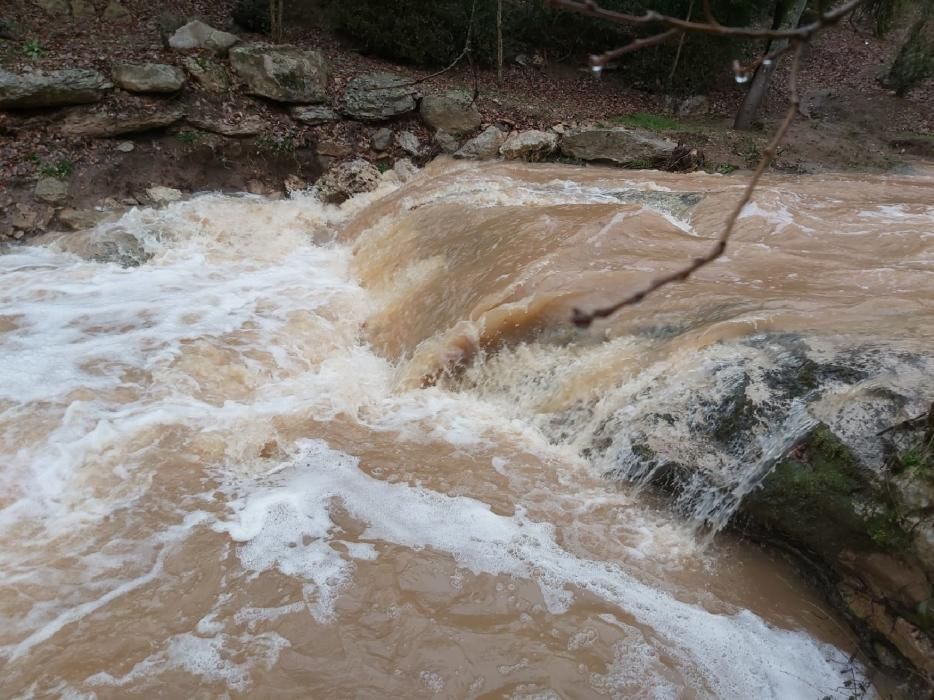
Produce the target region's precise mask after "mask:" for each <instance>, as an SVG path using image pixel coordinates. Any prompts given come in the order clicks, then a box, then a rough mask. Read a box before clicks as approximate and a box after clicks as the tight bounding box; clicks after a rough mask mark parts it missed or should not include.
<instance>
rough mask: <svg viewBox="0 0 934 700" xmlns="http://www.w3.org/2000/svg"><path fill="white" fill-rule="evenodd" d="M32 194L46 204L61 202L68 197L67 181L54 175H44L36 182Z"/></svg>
mask: <svg viewBox="0 0 934 700" xmlns="http://www.w3.org/2000/svg"><path fill="white" fill-rule="evenodd" d="M33 195H34V196H35V198H36V199H38V200H39V201H40V202H45V203H46V204H61V203H62V202H64V201H65V200H66V199H68V183H67V182H65V181H64V180H59V179H58V178H54V177H44V178H42V179H41V180H39V181H38V182H37V183H36V189H35V190H34V192H33Z"/></svg>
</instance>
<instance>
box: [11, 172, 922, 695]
mask: <svg viewBox="0 0 934 700" xmlns="http://www.w3.org/2000/svg"><path fill="white" fill-rule="evenodd" d="M741 185H742V182H741V181H739V180H737V179H733V178H724V177H720V176H709V175H690V176H676V175H665V174H660V173H621V172H619V171H608V170H601V169H577V168H566V167H562V166H540V167H536V166H520V165H505V164H493V165H485V166H476V165H473V164H453V163H435V164H433V165H431V166H429V167H428V168H427V169H426V170H425V171H423V172H422V173H421V174H420V175H419V176H418V177H416V178H415V179H414V180H413V181H411V182H409V183H406V184H401V183H398V182H396V181H394V180H392V179H391V176H390V177H387V179H386V181H385V182H384V184H383V185H382V187H381V188H380V190H379V191H378V192H376V193H373V194H372V195H367V196H365V197H360V198H356V199H354V200H352V201H350V202H348V203H347V204H345V205H344V206H343V208H341V209H338V208H334V207H322V206H321V205H320V204H318V203H317V202H316V201H315V200H314V199H313V197H310V196H309V197H296V198H294V199H292V200H289V201H268V200H265V199H263V198H258V197H223V196H217V195H211V196H203V197H199V198H196V199H194V200H192V201H189V202H185V203H180V204H177V205H172V206H170V207H168V208H165V209H162V210H158V211H156V210H135V211H133V212H130V213H129V214H127V215H126V216H125V217H124V219H123V220H121V221H120V222H118V223H116V224H112V225H106V226H103V227H101V228H99V229H97V230H95V231H92V232H86V233H80V234H74V235H72V236H69V237H68V238H63V239H58V240H55V239H48V240H45V241H40V242H39V243H37V244H36V245H33V246H30V247H21V248H15V249H11V250H8V251H6V253H5V254H4V255H2V256H0V356H2V358H3V361H2V369H0V454H2V461H0V616H2V617H0V620H2V624H0V671H2V673H0V695H2V696H3V697H24V698H26V697H66V698H85V697H97V698H110V697H128V696H143V697H171V698H175V697H178V698H181V697H185V698H189V697H240V696H248V697H303V698H304V697H341V698H342V697H348V698H371V697H372V698H383V697H400V698H409V697H445V698H467V697H470V698H482V697H490V698H500V697H511V698H520V697H521V698H527V697H528V698H531V697H537V698H557V697H560V698H587V697H602V696H606V697H622V698H629V697H645V698H707V697H730V698H738V697H743V698H820V697H825V696H831V697H838V696H839V697H845V696H846V693H847V690H846V688H844V687H843V684H842V681H841V679H846V678H849V677H850V675H848V674H851V673H853V674H856V676H859V677H861V676H862V675H863V674H865V675H866V676H867V677H869V678H875V677H876V676H875V675H874V673H875V672H874V671H872V669H868V668H864V667H863V666H861V664H860V662H859V661H856V662H854V663H851V662H850V657H851V655H852V654H853V653H854V651H855V643H854V640H853V638H852V635H851V633H850V632H849V631H848V630H847V629H846V627H845V626H844V625H842V624H841V623H840V622H839V620H838V619H837V618H836V617H835V615H834V614H833V613H832V612H831V611H830V610H829V609H828V607H827V605H825V604H824V603H823V602H822V601H821V600H820V598H819V597H818V596H817V595H816V594H815V593H814V592H813V591H812V590H810V589H809V587H808V586H807V585H806V584H805V583H804V582H803V581H801V580H800V579H799V578H798V577H797V576H796V574H795V573H794V572H793V571H792V570H791V569H790V568H789V567H788V566H787V565H786V564H784V563H783V562H782V561H780V560H778V559H776V558H774V557H772V556H770V555H769V554H767V553H764V552H762V551H761V550H759V549H757V548H756V547H754V546H752V545H751V544H749V543H748V542H743V541H739V540H737V539H736V538H735V537H733V536H731V535H730V534H728V533H720V534H719V535H717V536H716V537H710V536H709V535H702V533H700V532H699V531H698V530H697V529H696V527H695V524H694V523H692V522H690V520H686V519H684V518H683V517H681V516H679V515H677V514H675V513H673V512H671V511H670V510H669V509H668V508H667V506H666V504H665V502H664V501H662V500H659V499H658V498H657V497H655V496H653V495H652V494H650V493H648V492H646V491H644V490H642V489H640V488H638V487H637V486H634V485H630V484H626V483H622V482H615V481H612V480H608V479H605V478H603V471H604V470H603V469H602V467H601V466H600V465H597V464H595V462H594V460H593V459H591V458H590V457H589V455H590V454H591V452H590V451H589V450H588V448H589V447H591V446H592V445H591V443H592V441H593V437H594V434H595V427H594V426H595V425H597V424H599V423H601V422H602V423H603V424H604V425H605V424H606V420H607V418H608V417H609V416H611V415H612V416H617V417H618V416H624V417H625V416H626V415H627V413H626V411H627V410H629V407H633V406H641V405H642V403H645V402H646V401H647V402H649V403H651V402H653V401H659V402H665V401H667V402H668V403H669V404H670V403H671V402H673V401H674V402H676V401H677V400H679V397H680V396H682V395H683V394H684V393H685V392H692V391H701V390H703V388H704V387H705V386H707V384H709V382H710V379H709V377H710V372H709V367H710V363H716V362H728V361H729V357H730V352H732V351H733V349H734V345H733V344H732V343H734V341H736V340H737V339H742V338H748V337H750V336H754V335H756V334H763V333H770V332H780V333H799V334H804V333H806V334H808V335H809V337H813V338H817V339H820V341H821V342H826V343H827V344H828V346H830V345H834V344H837V345H839V344H840V343H844V344H846V343H855V342H865V341H867V339H879V338H883V339H884V340H885V342H886V343H888V346H887V347H890V346H894V347H897V348H899V349H901V350H903V351H904V352H906V353H910V352H922V351H923V350H924V349H925V348H929V347H930V346H931V341H932V336H934V323H932V320H934V294H932V288H934V285H932V279H934V276H932V272H934V243H932V231H934V196H932V192H934V178H932V177H928V176H923V175H918V176H913V177H909V176H898V177H896V176H887V177H881V176H880V177H870V176H864V177H863V176H846V177H829V176H827V177H807V178H793V177H784V178H783V177H776V178H773V179H770V180H768V181H767V182H766V184H765V186H764V188H763V190H762V191H761V193H760V194H759V195H758V196H757V198H756V202H755V204H754V205H752V206H750V207H749V208H747V210H746V212H745V214H744V216H743V218H742V219H741V221H740V226H739V229H738V231H737V235H736V241H735V243H734V244H733V245H732V246H731V248H730V250H729V252H728V255H727V258H726V259H724V260H722V261H720V262H718V263H717V264H715V265H712V266H710V267H709V268H707V269H705V270H703V271H701V272H700V273H699V274H698V275H697V276H696V278H695V279H693V280H691V281H689V282H688V283H686V284H683V285H679V286H677V287H671V288H670V289H667V290H665V291H663V292H662V293H660V294H658V295H657V296H655V297H653V298H652V299H650V300H648V301H647V302H645V303H644V304H642V305H640V306H638V307H634V308H632V309H628V310H626V311H625V312H624V313H621V314H620V315H618V316H617V317H615V318H614V319H612V320H611V321H609V322H606V323H602V324H600V325H599V326H597V327H595V328H594V329H591V330H590V331H587V332H586V333H581V332H578V331H575V330H573V329H571V328H570V327H569V326H568V324H567V319H568V318H569V315H570V310H571V308H573V307H574V306H585V307H587V306H590V305H593V304H598V303H602V302H604V301H607V300H609V299H613V298H615V297H616V296H617V295H618V294H619V292H620V290H627V289H631V288H632V287H633V286H634V285H638V284H639V283H640V282H644V281H645V280H646V279H647V278H648V277H649V276H650V275H652V274H654V273H656V272H657V271H659V270H663V269H669V268H671V267H672V266H674V265H677V264H679V263H680V262H681V261H683V260H684V259H685V258H686V257H688V256H691V255H693V254H696V253H697V252H699V251H701V250H703V249H704V248H705V247H706V246H707V245H709V239H710V238H711V237H712V236H715V235H716V234H717V232H718V227H719V226H720V224H721V223H722V222H723V220H724V219H725V217H726V214H727V211H728V209H729V207H730V205H731V204H732V203H733V202H735V201H736V199H737V197H738V196H739V191H740V187H741ZM128 241H129V243H128ZM115 251H117V252H115ZM115 260H116V261H117V262H114V261H115ZM118 262H120V263H123V264H122V265H121V264H118ZM128 262H130V263H133V264H130V265H127V263H128ZM136 263H139V264H136ZM817 346H819V343H817V344H816V345H815V347H817ZM464 360H469V363H467V364H468V365H469V366H468V368H467V369H466V370H464V369H461V370H459V371H453V370H452V369H451V368H452V367H455V366H457V365H458V363H459V362H460V363H461V364H463V361H464ZM660 377H661V378H662V379H665V378H668V379H671V378H674V379H675V380H676V381H673V382H672V381H668V383H665V382H664V381H661V380H660V379H659V378H660ZM659 381H661V384H659ZM660 386H661V387H662V388H658V387H660ZM653 387H654V388H653ZM653 391H657V392H658V393H657V394H653ZM663 394H664V395H663ZM635 396H638V397H640V399H639V400H640V401H641V402H642V403H637V402H635V400H634V399H633V397H635ZM580 407H587V408H586V410H578V409H579V408H580ZM633 410H636V409H633ZM640 410H641V409H640ZM623 424H625V420H624V421H623ZM622 432H625V431H624V430H623V431H622ZM668 437H669V438H671V439H678V436H677V435H673V436H668ZM681 437H682V438H684V436H681Z"/></svg>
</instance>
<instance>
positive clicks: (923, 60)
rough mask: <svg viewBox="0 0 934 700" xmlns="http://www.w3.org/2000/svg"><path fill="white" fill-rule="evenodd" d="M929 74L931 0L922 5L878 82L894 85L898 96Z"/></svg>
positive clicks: (932, 67)
mask: <svg viewBox="0 0 934 700" xmlns="http://www.w3.org/2000/svg"><path fill="white" fill-rule="evenodd" d="M931 75H934V1H932V0H929V2H927V3H926V4H925V5H924V6H922V8H921V14H920V16H919V17H918V20H917V21H916V22H915V23H914V25H912V28H911V31H910V32H909V34H908V38H907V39H906V40H905V43H904V44H902V46H901V48H900V49H899V50H898V54H897V55H896V56H895V61H894V62H893V63H892V67H891V68H890V69H889V72H888V74H887V75H886V77H885V79H884V80H883V83H882V84H883V85H884V86H886V87H889V88H894V89H895V94H896V95H898V96H899V97H902V96H904V95H905V94H906V93H907V92H908V91H909V90H910V89H911V88H912V87H914V86H915V85H916V84H917V83H919V82H921V81H922V80H924V79H925V78H927V77H928V76H931Z"/></svg>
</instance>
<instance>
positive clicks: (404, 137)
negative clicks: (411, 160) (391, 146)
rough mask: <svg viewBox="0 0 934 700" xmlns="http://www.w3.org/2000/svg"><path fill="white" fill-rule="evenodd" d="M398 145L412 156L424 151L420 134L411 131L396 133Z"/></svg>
mask: <svg viewBox="0 0 934 700" xmlns="http://www.w3.org/2000/svg"><path fill="white" fill-rule="evenodd" d="M396 145H397V146H399V148H401V149H402V150H403V151H405V152H406V153H408V154H409V155H410V156H417V155H419V154H420V153H421V152H422V144H421V143H420V142H419V140H418V136H416V135H415V134H413V133H412V132H411V131H400V132H399V133H398V134H396Z"/></svg>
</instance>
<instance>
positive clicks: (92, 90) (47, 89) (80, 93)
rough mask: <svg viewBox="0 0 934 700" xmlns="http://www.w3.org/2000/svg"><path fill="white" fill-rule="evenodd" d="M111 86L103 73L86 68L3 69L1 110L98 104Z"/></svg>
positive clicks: (1, 73) (0, 98) (0, 71)
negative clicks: (11, 71) (26, 70)
mask: <svg viewBox="0 0 934 700" xmlns="http://www.w3.org/2000/svg"><path fill="white" fill-rule="evenodd" d="M112 87H113V85H112V84H111V83H110V82H108V80H107V78H105V77H104V75H103V74H101V73H99V72H98V71H96V70H85V69H83V68H67V69H65V70H56V71H48V72H42V71H29V72H25V73H10V72H8V71H5V70H0V109H30V108H34V107H61V106H62V105H77V104H90V103H92V102H99V101H100V100H101V99H102V98H103V96H104V93H105V92H106V91H107V90H109V89H110V88H112Z"/></svg>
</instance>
